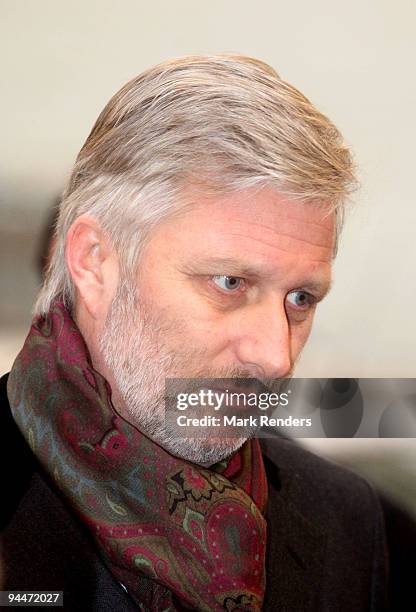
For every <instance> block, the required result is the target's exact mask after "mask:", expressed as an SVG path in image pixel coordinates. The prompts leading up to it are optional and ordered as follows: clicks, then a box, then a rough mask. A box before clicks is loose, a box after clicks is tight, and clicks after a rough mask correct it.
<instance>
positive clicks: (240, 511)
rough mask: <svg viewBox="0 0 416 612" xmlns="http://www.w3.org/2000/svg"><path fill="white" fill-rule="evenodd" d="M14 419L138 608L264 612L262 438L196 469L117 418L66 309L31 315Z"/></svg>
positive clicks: (16, 369)
mask: <svg viewBox="0 0 416 612" xmlns="http://www.w3.org/2000/svg"><path fill="white" fill-rule="evenodd" d="M8 395H9V399H10V405H11V409H12V413H13V416H14V419H15V420H16V422H17V424H18V426H19V428H20V429H21V431H22V433H23V435H24V436H25V437H26V439H27V441H28V443H29V445H30V447H31V448H32V450H33V452H34V454H35V455H36V456H37V458H38V460H39V461H40V463H41V464H42V465H43V467H44V468H45V470H46V471H47V473H48V474H49V476H50V478H51V479H52V481H53V482H54V484H55V485H56V486H57V488H58V490H59V491H60V492H61V494H62V496H63V498H64V500H65V501H66V504H67V505H69V506H70V507H71V508H72V510H73V512H74V513H75V514H76V515H77V516H78V517H79V518H80V519H81V521H82V522H83V523H84V524H85V525H86V526H87V527H88V528H89V531H90V532H91V534H92V537H93V539H94V540H95V543H96V545H97V546H98V550H99V552H100V554H101V556H102V558H103V560H104V562H105V563H106V565H107V566H108V567H109V569H110V571H111V572H112V574H113V576H114V577H115V578H116V579H117V580H118V581H119V582H121V583H122V584H123V585H125V586H126V588H127V589H128V592H129V594H130V595H131V597H132V598H133V599H134V601H135V602H136V603H137V604H138V609H140V610H151V611H153V610H154V611H158V612H161V611H163V610H165V611H168V610H169V611H171V610H172V611H173V610H189V609H192V610H204V611H205V610H206V611H208V610H260V609H261V606H262V602H263V597H264V590H265V549H266V521H265V519H264V517H263V513H264V510H265V504H266V498H267V481H266V476H265V470H264V465H263V461H262V455H261V451H260V446H259V442H258V440H256V439H253V440H250V441H247V442H246V443H245V444H244V445H243V447H242V448H241V449H240V450H239V451H238V452H237V453H235V454H234V455H233V457H232V458H231V460H229V461H228V463H226V464H225V469H224V463H223V464H216V465H215V466H212V467H211V468H207V469H205V468H201V467H199V466H197V465H195V464H192V463H189V462H187V461H185V460H182V459H179V458H177V457H174V456H172V455H170V454H169V453H168V452H166V451H165V450H164V449H163V448H161V447H160V446H158V445H157V444H156V443H154V442H152V441H151V440H150V439H149V438H147V437H146V436H145V435H144V434H143V433H141V432H140V431H138V430H137V429H136V428H135V427H134V426H133V425H131V424H130V423H129V422H127V421H126V420H124V419H123V418H121V417H120V416H119V415H118V413H117V412H116V411H115V409H114V407H113V405H112V403H111V389H110V386H109V384H108V383H107V381H106V380H105V379H104V378H103V377H102V376H101V375H100V374H99V373H98V372H97V371H95V370H94V369H93V367H92V363H91V358H90V356H89V352H88V349H87V347H86V345H85V342H84V340H83V338H82V336H81V333H80V332H79V330H78V328H77V326H76V325H75V323H74V321H73V320H72V318H71V316H70V314H69V313H68V311H67V310H66V308H65V307H64V305H63V304H62V303H60V302H55V304H54V305H53V308H52V309H51V311H50V313H49V314H48V316H47V317H38V318H37V319H35V320H34V321H33V324H32V327H31V329H30V332H29V335H28V337H27V339H26V341H25V344H24V347H23V349H22V351H21V352H20V354H19V355H18V357H17V359H16V361H15V363H14V366H13V369H12V372H11V374H10V376H9V381H8Z"/></svg>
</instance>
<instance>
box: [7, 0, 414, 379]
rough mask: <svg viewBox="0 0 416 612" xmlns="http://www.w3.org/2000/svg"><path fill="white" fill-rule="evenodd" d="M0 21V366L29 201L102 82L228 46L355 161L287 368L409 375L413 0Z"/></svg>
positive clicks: (28, 13) (89, 115) (22, 9)
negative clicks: (330, 265)
mask: <svg viewBox="0 0 416 612" xmlns="http://www.w3.org/2000/svg"><path fill="white" fill-rule="evenodd" d="M0 23H1V25H0V28H1V30H0V57H1V58H2V73H1V74H2V93H1V96H0V109H1V116H2V119H3V121H2V129H1V140H2V146H1V153H0V154H1V160H0V163H1V167H0V203H1V224H2V233H3V234H4V235H6V234H7V235H8V236H9V241H8V242H5V243H4V244H6V245H9V246H7V247H6V246H4V247H3V248H4V250H3V254H2V258H3V262H6V261H7V265H6V264H4V265H3V268H6V269H3V270H2V274H3V275H4V276H3V278H2V280H1V283H2V287H3V298H2V299H4V300H5V301H6V307H5V311H4V312H5V313H6V315H7V316H5V317H4V325H3V331H4V332H5V333H7V342H8V344H7V346H8V347H9V348H8V349H7V348H6V349H5V351H6V352H5V353H3V355H2V356H1V355H0V368H2V369H6V368H7V367H8V364H9V361H10V360H11V357H12V355H13V353H14V351H15V347H16V346H18V345H19V344H20V343H21V337H22V334H23V331H24V330H23V328H22V324H23V322H24V323H25V324H26V322H27V321H28V318H29V310H30V301H31V299H32V297H33V292H34V290H35V287H36V277H35V274H34V272H33V270H32V268H31V267H30V266H31V261H30V260H31V257H32V256H33V248H34V245H35V242H34V236H35V235H36V232H37V231H38V228H39V227H40V226H41V223H42V220H43V216H42V215H43V213H44V211H45V210H46V208H47V206H48V205H49V204H50V202H51V201H52V199H53V198H54V196H55V194H56V193H57V192H58V191H59V190H60V189H61V186H62V183H63V181H64V177H65V176H66V175H67V174H68V172H69V170H70V167H71V164H72V162H73V160H74V158H75V155H76V153H77V151H78V150H79V148H80V146H81V145H82V143H83V141H84V140H85V138H86V136H87V135H88V132H89V130H90V129H91V127H92V124H93V122H94V120H95V118H96V116H97V115H98V113H99V111H100V110H101V109H102V107H103V106H104V104H105V103H106V102H107V100H108V99H109V98H110V96H111V95H112V94H113V93H114V92H115V91H116V90H117V89H118V88H119V87H120V86H121V85H122V84H123V83H124V82H125V81H127V80H128V79H129V78H131V77H133V76H134V75H136V74H138V73H139V72H141V71H142V70H143V69H145V68H147V67H149V66H151V65H152V64H154V63H156V62H159V61H161V60H163V59H166V58H170V57H174V56H178V55H185V54H188V53H213V52H239V53H244V54H247V55H253V56H257V57H259V58H261V59H263V60H266V61H267V62H269V63H270V64H272V65H273V66H274V67H275V68H276V69H277V70H278V72H279V73H280V74H281V76H282V77H283V78H285V79H286V80H288V81H290V82H291V83H293V84H294V85H295V86H297V87H298V88H299V89H301V90H302V91H303V92H304V93H305V94H306V95H307V96H308V97H309V98H311V100H312V101H313V102H314V103H315V104H316V105H317V106H318V107H319V108H320V109H321V110H322V111H323V112H325V113H326V114H328V115H329V116H330V117H331V119H332V120H333V121H334V122H335V123H336V124H337V125H338V126H339V127H340V128H341V130H342V131H343V133H344V135H345V137H346V139H347V141H348V142H349V143H350V144H351V145H352V146H353V148H354V151H355V155H356V159H357V162H358V164H359V166H360V168H361V181H362V184H363V188H362V191H361V192H360V193H359V194H358V197H357V206H356V209H355V211H354V213H353V215H352V216H351V218H350V220H349V222H348V224H347V226H346V228H345V234H344V236H343V239H342V242H341V249H340V254H339V256H338V261H337V264H336V269H335V279H336V282H335V286H334V289H333V292H332V294H331V295H330V297H329V298H328V300H327V302H326V303H325V304H323V305H322V307H321V310H320V311H319V313H318V315H317V320H316V326H315V330H314V332H313V335H312V338H311V341H310V344H309V346H308V348H307V349H306V351H305V354H304V356H303V359H302V361H301V363H300V367H299V370H298V373H299V375H304V376H314V375H316V376H318V375H319V376H361V377H364V376H375V377H377V376H380V377H382V376H387V377H399V376H414V375H415V366H414V362H415V359H414V346H415V338H416V322H415V320H416V317H415V314H414V312H415V310H414V303H415V297H416V291H415V288H416V280H415V277H416V275H415V272H414V267H415V263H416V262H415V259H416V257H415V247H414V243H415V239H414V238H413V233H414V231H415V227H416V212H415V210H416V209H415V206H414V195H413V193H414V189H413V182H414V174H415V171H414V167H413V166H414V163H415V155H414V142H415V136H416V134H415V121H414V109H415V106H416V95H415V94H416V87H415V78H414V58H415V57H416V53H415V52H416V48H415V47H416V43H415V40H416V39H415V36H414V24H415V23H416V4H415V3H414V2H412V1H411V0H408V1H407V0H398V1H397V2H395V3H393V2H388V1H375V0H367V1H366V2H363V1H362V0H361V1H359V0H351V1H350V2H333V1H331V0H314V1H313V2H310V1H309V0H303V1H298V2H292V3H288V2H287V1H286V2H279V1H270V2H269V1H263V2H262V1H261V0H260V1H259V2H256V3H255V2H254V1H253V2H244V1H242V0H239V1H236V0H228V1H219V0H210V1H209V2H200V1H197V0H194V1H188V0H182V1H181V0H176V1H174V2H164V1H161V0H153V1H152V2H149V3H145V2H139V1H133V0H118V1H115V0H114V1H110V0H83V1H82V0H71V2H64V1H63V0H60V1H59V0H58V1H57V0H2V1H1V2H0ZM22 235H23V237H22ZM10 236H12V240H11V241H10ZM13 236H14V237H16V239H14V238H13ZM19 240H20V242H19ZM13 244H20V245H21V246H19V249H18V253H19V256H17V255H15V253H14V252H13ZM0 248H1V245H0ZM5 250H7V252H5ZM13 262H18V265H17V264H15V265H14V264H13ZM24 266H26V271H23V268H24ZM26 276H28V277H30V278H31V279H32V280H30V279H29V281H28V282H27V283H26V284H25V285H24V287H25V289H22V283H21V279H22V278H25V277H26ZM5 287H6V290H4V288H5ZM11 313H12V314H13V313H15V314H16V317H15V323H14V324H15V326H16V330H15V332H14V331H13V333H12V334H11V331H10V330H11V328H12V327H13V325H12V323H10V316H11ZM3 314H4V313H3ZM6 326H7V329H6ZM13 334H14V335H13ZM10 338H12V339H11V340H10Z"/></svg>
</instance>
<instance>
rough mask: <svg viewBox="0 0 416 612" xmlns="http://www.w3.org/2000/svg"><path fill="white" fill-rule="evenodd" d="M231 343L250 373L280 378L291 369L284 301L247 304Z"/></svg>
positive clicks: (267, 377) (269, 377) (288, 331)
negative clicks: (249, 305)
mask: <svg viewBox="0 0 416 612" xmlns="http://www.w3.org/2000/svg"><path fill="white" fill-rule="evenodd" d="M249 309H250V313H247V311H246V313H245V316H244V320H243V321H241V322H240V324H241V327H240V330H239V334H238V339H236V342H235V344H234V347H235V353H236V357H237V359H238V361H239V362H240V363H241V364H242V366H244V367H245V368H247V369H250V371H253V370H254V369H255V370H256V372H253V377H258V376H260V377H264V378H266V379H273V378H284V377H285V376H288V375H289V373H290V371H291V369H292V355H291V342H290V327H289V322H288V319H287V315H286V310H285V308H284V305H283V304H281V305H279V304H276V300H275V299H274V300H273V302H272V304H269V305H267V306H265V305H259V304H256V305H251V307H249Z"/></svg>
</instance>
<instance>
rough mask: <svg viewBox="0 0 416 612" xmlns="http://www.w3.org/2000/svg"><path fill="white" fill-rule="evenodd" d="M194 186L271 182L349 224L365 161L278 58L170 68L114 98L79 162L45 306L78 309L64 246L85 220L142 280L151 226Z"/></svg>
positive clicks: (62, 215)
mask: <svg viewBox="0 0 416 612" xmlns="http://www.w3.org/2000/svg"><path fill="white" fill-rule="evenodd" d="M188 185H199V186H200V188H201V189H202V190H203V192H204V193H210V192H213V193H218V194H225V193H228V192H233V191H236V190H240V189H246V188H249V187H256V186H258V187H262V186H264V185H268V186H272V187H275V188H276V190H278V191H279V192H280V193H282V194H284V195H286V196H289V197H290V198H293V199H302V200H304V201H305V202H311V203H313V202H326V203H328V204H329V205H330V206H331V207H332V209H333V210H335V212H336V218H337V226H338V228H339V227H340V225H341V223H342V217H343V210H344V206H345V202H346V200H347V196H348V194H349V193H350V192H351V191H352V189H353V188H354V187H355V177H354V165H353V162H352V158H351V154H350V152H349V150H348V148H347V147H346V146H345V144H344V143H343V139H342V137H341V134H340V133H339V131H338V130H337V128H336V127H335V126H334V125H333V124H332V123H331V122H330V121H329V119H328V118H327V117H325V116H324V115H323V114H322V113H320V112H319V111H318V110H317V109H316V108H315V107H314V106H313V105H312V104H311V102H309V100H308V99H307V98H306V97H305V96H304V95H303V94H302V93H300V92H299V91H298V90H297V89H296V88H295V87H293V86H292V85H290V84H288V83H287V82H285V81H283V80H282V79H281V78H280V77H279V76H278V74H277V73H276V72H275V71H274V70H273V69H272V68H271V67H270V66H268V65H267V64H265V63H263V62H261V61H259V60H256V59H253V58H249V57H242V56H237V55H214V56H201V57H196V56H190V57H184V58H180V59H176V60H172V61H167V62H164V63H162V64H159V65H157V66H155V67H154V68H151V69H150V70H147V71H146V72H144V73H143V74H141V75H139V76H137V77H136V78H134V79H132V80H131V81H129V82H128V83H127V84H126V85H125V86H124V87H122V89H120V91H119V92H118V93H116V94H115V95H114V96H113V98H111V100H110V101H109V102H108V104H107V105H106V107H105V108H104V110H103V111H102V112H101V114H100V116H99V117H98V119H97V122H96V123H95V125H94V127H93V129H92V131H91V133H90V135H89V136H88V138H87V140H86V142H85V144H84V146H83V147H82V149H81V151H80V153H79V155H78V157H77V160H76V162H75V165H74V168H73V171H72V174H71V177H70V179H69V182H68V185H67V187H66V190H65V191H64V194H63V197H62V202H61V206H60V212H59V217H58V221H57V227H56V247H55V249H54V253H53V255H52V257H51V261H50V265H49V269H48V271H47V273H46V278H45V282H44V284H43V287H42V289H41V291H40V294H39V296H38V300H37V302H36V305H35V313H36V314H46V313H47V312H48V310H49V308H50V305H51V302H52V300H53V299H54V298H56V297H57V296H61V297H62V298H63V300H64V302H65V303H66V305H67V306H68V308H71V307H72V305H73V302H74V297H75V292H74V285H73V282H72V279H71V276H70V273H69V270H68V268H67V265H66V261H65V244H66V237H67V233H68V230H69V228H70V226H71V225H72V223H73V222H74V221H75V219H76V218H77V217H78V216H80V215H82V214H86V213H87V214H89V215H91V216H93V217H95V218H96V219H97V220H98V221H99V222H100V224H101V225H102V227H103V228H104V230H105V231H106V232H107V233H108V235H109V237H110V239H111V240H112V242H113V244H114V246H115V248H116V249H117V252H118V254H119V258H120V264H121V272H122V275H123V276H124V278H125V279H126V278H132V275H133V274H134V272H135V270H136V268H137V265H138V262H139V256H140V252H141V248H142V246H143V244H144V242H145V239H146V236H147V235H148V234H149V230H150V229H151V228H152V227H153V226H154V225H155V224H157V223H158V222H159V221H161V220H162V219H163V218H165V217H166V216H167V215H169V214H172V212H174V211H175V210H177V209H178V207H180V205H181V202H183V200H184V196H183V194H184V191H185V190H184V187H186V186H188Z"/></svg>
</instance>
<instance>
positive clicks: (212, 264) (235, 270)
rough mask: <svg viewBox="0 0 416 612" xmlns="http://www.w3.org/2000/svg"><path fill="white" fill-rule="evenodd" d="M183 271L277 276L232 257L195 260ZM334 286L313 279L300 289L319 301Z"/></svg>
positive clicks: (272, 270) (267, 269)
mask: <svg viewBox="0 0 416 612" xmlns="http://www.w3.org/2000/svg"><path fill="white" fill-rule="evenodd" d="M181 269H182V271H183V272H185V273H186V274H201V275H205V274H207V275H208V274H224V271H226V272H227V275H230V276H231V275H235V276H243V277H245V276H248V277H251V278H262V279H271V278H273V277H275V276H276V270H275V269H271V268H268V267H267V266H266V267H265V266H262V265H259V266H256V265H253V264H250V263H247V262H244V261H241V260H238V259H233V258H232V257H206V258H200V259H195V260H194V261H192V262H187V263H186V264H183V265H182V266H181ZM331 286H332V281H331V280H330V279H328V280H326V279H325V280H323V281H320V280H315V279H312V278H309V279H305V280H304V282H300V283H298V285H297V287H298V288H299V289H301V288H302V289H308V290H310V291H312V292H315V293H316V294H317V295H318V297H319V299H323V298H324V297H325V296H326V295H327V293H329V291H330V289H331Z"/></svg>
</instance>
